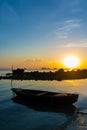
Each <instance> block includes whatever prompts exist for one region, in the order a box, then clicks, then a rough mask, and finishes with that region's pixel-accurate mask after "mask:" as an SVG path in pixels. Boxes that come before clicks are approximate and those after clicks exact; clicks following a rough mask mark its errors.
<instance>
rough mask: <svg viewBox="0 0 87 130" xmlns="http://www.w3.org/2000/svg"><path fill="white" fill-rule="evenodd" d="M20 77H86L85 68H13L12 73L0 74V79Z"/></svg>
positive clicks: (22, 78)
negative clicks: (54, 69) (38, 69)
mask: <svg viewBox="0 0 87 130" xmlns="http://www.w3.org/2000/svg"><path fill="white" fill-rule="evenodd" d="M2 78H3V79H21V80H59V81H61V80H66V79H84V78H87V69H82V70H80V69H78V70H71V71H69V70H68V71H65V70H64V69H62V68H61V69H59V70H57V71H55V72H52V71H49V72H45V71H44V72H39V71H31V72H25V69H20V68H18V69H15V70H13V71H12V73H7V74H6V76H0V79H2Z"/></svg>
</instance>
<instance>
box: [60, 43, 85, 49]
mask: <svg viewBox="0 0 87 130" xmlns="http://www.w3.org/2000/svg"><path fill="white" fill-rule="evenodd" d="M60 46H61V47H64V48H65V47H87V42H76V43H66V44H63V45H60Z"/></svg>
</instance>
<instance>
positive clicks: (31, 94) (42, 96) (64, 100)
mask: <svg viewBox="0 0 87 130" xmlns="http://www.w3.org/2000/svg"><path fill="white" fill-rule="evenodd" d="M11 89H12V91H13V92H14V93H15V94H16V96H17V97H19V98H22V99H23V100H27V101H30V100H32V101H38V102H43V103H44V102H45V103H47V104H49V103H50V104H54V105H58V104H62V105H65V104H67V105H70V104H73V103H75V102H76V101H77V100H78V96H79V95H78V94H72V93H58V92H49V91H41V90H30V89H23V88H11Z"/></svg>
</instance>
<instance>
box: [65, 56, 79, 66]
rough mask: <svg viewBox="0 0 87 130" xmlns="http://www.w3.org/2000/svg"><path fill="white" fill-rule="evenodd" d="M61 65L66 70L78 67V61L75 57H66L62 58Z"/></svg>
mask: <svg viewBox="0 0 87 130" xmlns="http://www.w3.org/2000/svg"><path fill="white" fill-rule="evenodd" d="M63 64H64V65H65V66H66V67H68V68H74V67H77V66H78V65H79V59H78V58H77V57H76V56H67V57H65V58H64V60H63Z"/></svg>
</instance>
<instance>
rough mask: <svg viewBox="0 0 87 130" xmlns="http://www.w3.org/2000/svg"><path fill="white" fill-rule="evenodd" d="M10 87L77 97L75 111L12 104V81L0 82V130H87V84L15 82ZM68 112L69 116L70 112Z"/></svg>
mask: <svg viewBox="0 0 87 130" xmlns="http://www.w3.org/2000/svg"><path fill="white" fill-rule="evenodd" d="M12 85H13V87H22V88H29V89H37V90H38V89H39V90H49V91H58V92H74V93H79V99H78V102H76V103H75V104H74V106H75V107H76V109H75V111H72V110H71V109H70V108H69V109H68V110H67V111H66V110H65V109H63V110H62V109H61V110H60V109H58V108H55V107H54V108H51V106H50V107H47V106H44V107H41V106H38V105H37V106H35V105H30V106H26V105H24V104H21V103H18V102H15V101H13V100H12V98H13V96H14V95H13V93H12V92H11V81H10V80H0V130H44V129H46V130H87V86H86V85H87V80H65V81H33V80H29V81H16V80H14V81H13V83H12ZM69 111H70V112H69Z"/></svg>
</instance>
